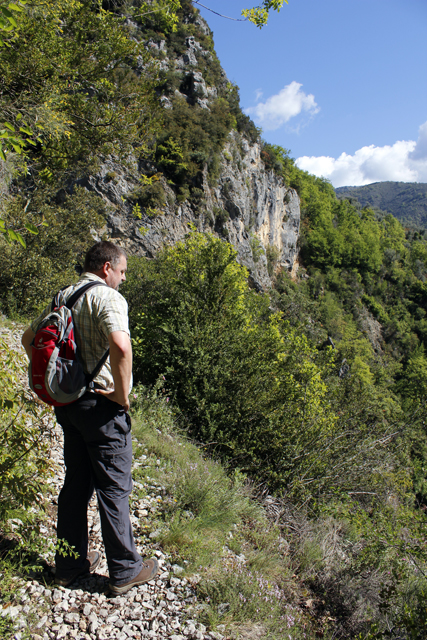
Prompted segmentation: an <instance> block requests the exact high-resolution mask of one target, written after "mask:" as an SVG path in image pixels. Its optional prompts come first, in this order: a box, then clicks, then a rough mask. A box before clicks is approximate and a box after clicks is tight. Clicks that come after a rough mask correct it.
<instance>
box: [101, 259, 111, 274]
mask: <svg viewBox="0 0 427 640" xmlns="http://www.w3.org/2000/svg"><path fill="white" fill-rule="evenodd" d="M110 269H111V262H104V264H103V265H102V274H103V276H104V277H107V276H108V272H109V271H110Z"/></svg>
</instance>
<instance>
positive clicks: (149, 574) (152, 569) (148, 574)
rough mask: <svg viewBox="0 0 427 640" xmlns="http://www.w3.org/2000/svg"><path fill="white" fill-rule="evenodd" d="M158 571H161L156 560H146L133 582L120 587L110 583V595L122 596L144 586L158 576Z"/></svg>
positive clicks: (130, 581)
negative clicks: (133, 588) (139, 586)
mask: <svg viewBox="0 0 427 640" xmlns="http://www.w3.org/2000/svg"><path fill="white" fill-rule="evenodd" d="M158 570H159V563H158V562H157V560H156V558H151V559H150V560H145V561H144V562H143V563H142V569H141V571H140V572H139V573H138V575H137V576H135V577H134V578H132V580H129V582H125V583H124V584H121V585H118V586H116V585H114V584H111V582H110V584H109V585H108V587H109V590H110V593H112V594H113V595H115V596H120V595H122V594H123V593H126V591H129V589H132V587H137V586H138V585H139V584H143V583H144V582H148V581H149V580H152V579H153V578H154V576H155V575H156V573H157V572H158Z"/></svg>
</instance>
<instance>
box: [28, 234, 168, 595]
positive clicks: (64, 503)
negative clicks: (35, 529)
mask: <svg viewBox="0 0 427 640" xmlns="http://www.w3.org/2000/svg"><path fill="white" fill-rule="evenodd" d="M126 268H127V260H126V254H125V252H124V251H123V249H121V248H120V247H118V246H117V245H114V244H113V243H111V242H97V243H96V244H95V245H94V246H93V247H92V248H91V249H89V251H88V253H87V255H86V259H85V264H84V273H83V274H82V276H81V278H80V280H79V282H78V283H77V284H75V285H72V286H70V287H68V288H66V289H64V290H63V292H62V295H63V298H64V301H67V299H69V297H70V296H71V295H72V294H73V292H74V291H76V290H77V289H78V288H79V287H81V286H82V285H84V284H86V283H88V282H92V281H96V282H98V281H99V283H100V285H107V286H93V287H92V288H91V289H89V290H88V291H86V292H85V293H84V294H83V295H82V296H81V297H80V298H79V299H78V300H77V302H76V303H75V305H74V306H73V310H72V313H73V322H74V327H75V331H76V340H77V346H78V349H79V357H80V358H81V360H82V362H83V365H84V368H85V371H86V372H90V371H93V370H94V369H95V367H96V365H97V364H98V363H99V362H100V360H101V359H102V357H103V355H104V354H105V352H106V350H107V349H108V348H109V349H110V355H109V358H108V359H107V361H106V362H105V364H104V365H103V366H102V368H101V370H100V372H99V373H98V375H97V376H96V377H95V379H94V388H93V389H91V390H88V391H87V392H86V393H85V394H84V395H83V396H82V397H81V398H79V399H78V400H76V401H75V402H73V403H72V404H68V405H66V406H59V407H56V408H55V414H56V418H57V420H58V422H59V424H60V425H61V426H62V429H63V432H64V462H65V466H66V475H65V480H64V486H63V488H62V490H61V492H60V494H59V498H58V526H57V536H58V540H59V541H61V540H65V541H66V543H68V545H69V546H70V547H72V548H73V549H74V550H75V551H76V552H77V554H78V555H77V557H74V556H72V555H66V556H63V555H61V554H59V553H58V552H57V554H56V558H55V564H56V575H55V582H56V584H58V585H62V586H68V585H70V584H71V583H72V582H73V581H74V580H75V579H76V578H77V577H78V576H80V575H82V574H85V573H88V572H89V571H94V570H95V569H96V567H97V566H98V565H99V562H100V555H99V553H98V552H97V551H88V525H87V507H88V503H89V500H90V498H91V496H92V493H93V490H94V489H95V491H96V493H97V497H98V505H99V512H100V517H101V527H102V537H103V540H104V546H105V553H106V556H107V562H108V569H109V574H110V583H109V588H110V591H111V592H112V593H113V594H115V595H119V594H122V593H125V592H126V591H128V590H129V589H131V588H132V587H134V586H137V585H139V584H142V583H143V582H147V581H148V580H151V579H152V578H153V577H154V576H155V575H156V573H157V571H158V564H157V560H156V559H155V558H153V559H150V560H146V561H143V560H142V558H141V557H140V555H139V554H138V552H137V550H136V547H135V543H134V539H133V533H132V526H131V523H130V517H129V500H128V498H129V494H130V492H131V489H132V479H131V462H132V439H131V434H130V429H131V423H130V417H129V414H128V410H129V399H128V398H129V392H130V389H131V388H132V347H131V342H130V335H129V326H128V309H127V303H126V300H125V299H124V298H123V296H122V295H121V294H120V293H119V292H118V287H119V285H120V284H121V283H122V282H124V280H125V279H126V276H125V274H126ZM49 311H50V305H49V306H48V307H47V308H46V309H45V310H44V311H43V313H42V314H41V315H40V316H39V317H38V318H37V319H36V320H35V321H34V322H33V323H32V324H31V326H30V327H29V328H28V329H27V330H26V331H25V333H24V335H23V336H22V344H23V346H24V348H25V350H26V352H27V354H28V357H29V358H30V360H31V343H32V341H33V338H34V335H35V332H36V330H37V326H38V324H39V323H40V322H41V320H42V319H43V317H44V316H45V315H46V314H47V313H48V312H49Z"/></svg>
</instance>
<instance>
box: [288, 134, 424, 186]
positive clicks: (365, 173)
mask: <svg viewBox="0 0 427 640" xmlns="http://www.w3.org/2000/svg"><path fill="white" fill-rule="evenodd" d="M296 164H297V165H298V167H299V168H300V169H303V170H304V171H308V172H309V173H313V174H314V175H316V176H323V177H324V178H327V179H328V180H330V181H331V182H332V184H333V185H334V187H342V186H360V185H364V184H371V183H372V182H382V181H385V180H391V181H396V182H399V181H401V182H427V122H425V123H424V124H423V125H421V127H420V129H419V136H418V141H417V142H415V141H414V140H400V141H398V142H395V143H394V144H393V145H392V146H390V145H386V146H384V147H376V146H374V145H373V144H372V145H370V146H369V147H362V148H361V149H358V150H357V151H356V153H355V154H354V155H348V154H347V153H342V154H341V155H340V156H339V158H336V159H335V158H331V157H328V156H320V157H314V156H311V157H309V156H302V157H301V158H297V160H296Z"/></svg>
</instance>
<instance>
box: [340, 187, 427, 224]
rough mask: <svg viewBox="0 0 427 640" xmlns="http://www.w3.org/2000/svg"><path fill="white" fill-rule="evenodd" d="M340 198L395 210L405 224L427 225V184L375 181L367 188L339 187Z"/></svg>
mask: <svg viewBox="0 0 427 640" xmlns="http://www.w3.org/2000/svg"><path fill="white" fill-rule="evenodd" d="M335 192H336V194H337V195H338V197H339V198H352V199H355V200H358V202H359V203H360V204H361V206H362V207H374V208H376V209H381V210H382V211H385V212H386V213H391V214H392V215H393V216H395V218H397V219H398V220H400V221H401V222H402V224H404V225H409V226H411V227H422V228H426V227H427V184H418V183H413V182H410V183H409V182H374V183H373V184H367V185H365V186H363V187H338V189H335Z"/></svg>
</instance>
